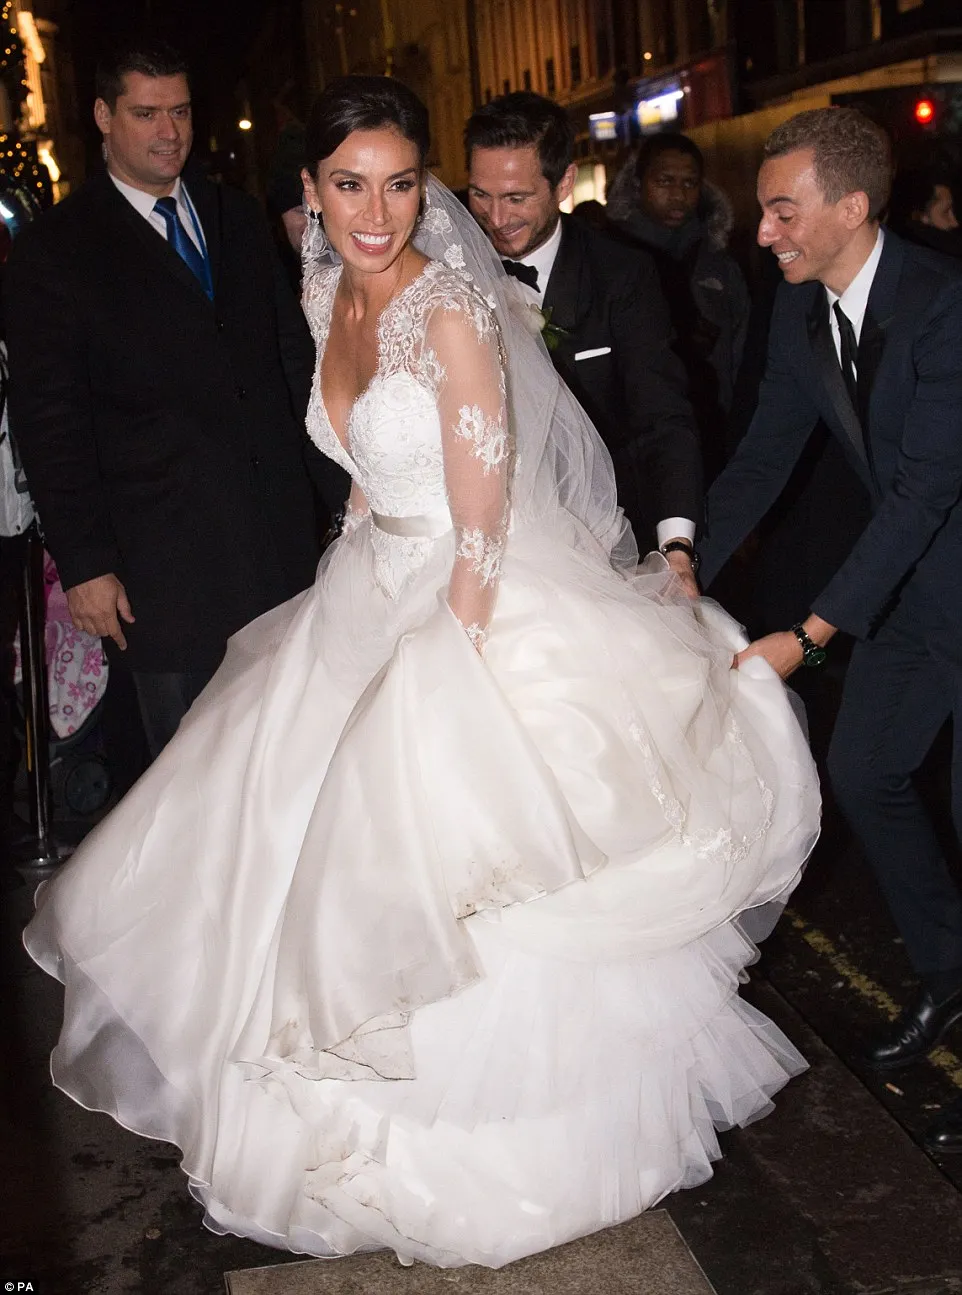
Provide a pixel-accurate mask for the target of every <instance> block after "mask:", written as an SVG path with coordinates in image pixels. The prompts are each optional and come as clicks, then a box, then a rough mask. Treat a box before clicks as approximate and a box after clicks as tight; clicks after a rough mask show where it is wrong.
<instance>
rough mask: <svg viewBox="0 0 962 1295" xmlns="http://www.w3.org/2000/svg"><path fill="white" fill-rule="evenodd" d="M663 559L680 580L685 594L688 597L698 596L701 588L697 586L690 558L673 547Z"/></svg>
mask: <svg viewBox="0 0 962 1295" xmlns="http://www.w3.org/2000/svg"><path fill="white" fill-rule="evenodd" d="M665 560H666V562H667V563H668V565H669V566H670V567H671V569H672V571H673V572H674V573H675V575H676V576H677V577H678V579H679V580H680V581H681V587H682V589H683V590H684V591H685V593H686V594H687V596H688V597H689V598H700V597H701V590H700V589H699V588H698V581H697V580H696V579H695V568H694V567H693V566H692V564H691V558H690V557H689V556H688V554H687V553H682V552H681V550H680V549H675V550H673V551H672V552H671V553H666V554H665Z"/></svg>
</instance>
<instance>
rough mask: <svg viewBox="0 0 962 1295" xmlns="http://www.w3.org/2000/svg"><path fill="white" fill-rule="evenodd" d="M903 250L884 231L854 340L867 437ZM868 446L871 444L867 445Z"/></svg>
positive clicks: (895, 298) (896, 293) (897, 241)
mask: <svg viewBox="0 0 962 1295" xmlns="http://www.w3.org/2000/svg"><path fill="white" fill-rule="evenodd" d="M904 259H905V249H904V247H903V245H902V243H901V242H900V241H899V240H898V239H897V238H896V237H895V235H894V234H892V233H890V232H888V231H886V234H885V242H884V243H883V245H882V255H881V257H880V258H879V263H878V269H877V270H876V272H875V278H874V280H873V282H872V289H871V291H870V292H869V298H868V305H867V306H866V309H865V319H864V320H863V321H862V333H861V336H860V337H859V340H858V361H857V363H858V389H859V405H860V406H861V408H860V411H859V412H860V414H861V417H862V426H863V427H864V428H865V432H866V438H867V440H870V438H871V426H872V423H871V407H872V396H873V395H874V392H875V376H876V374H877V373H878V369H879V365H880V364H881V362H882V355H883V353H884V351H885V338H886V334H887V331H888V327H889V325H890V324H891V322H892V320H893V319H894V318H895V313H896V310H897V308H898V289H899V280H900V279H901V277H902V265H903V262H904ZM869 449H871V446H870V445H869Z"/></svg>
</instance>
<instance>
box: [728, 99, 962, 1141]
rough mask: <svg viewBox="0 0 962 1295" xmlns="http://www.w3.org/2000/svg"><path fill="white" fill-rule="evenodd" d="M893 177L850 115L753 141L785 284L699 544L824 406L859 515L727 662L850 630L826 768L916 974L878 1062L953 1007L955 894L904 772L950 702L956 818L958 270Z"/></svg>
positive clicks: (906, 1051) (772, 474) (881, 150)
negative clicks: (894, 220)
mask: <svg viewBox="0 0 962 1295" xmlns="http://www.w3.org/2000/svg"><path fill="white" fill-rule="evenodd" d="M890 180H891V167H890V162H889V149H888V142H887V140H886V138H885V136H884V134H883V132H882V131H881V130H879V129H878V128H877V127H876V126H874V125H873V124H872V123H871V122H870V121H868V119H867V118H865V117H863V116H862V115H861V114H860V113H858V112H857V111H855V110H854V109H849V108H825V109H816V110H814V111H811V112H805V113H802V114H800V115H799V116H797V117H794V118H793V119H792V120H791V121H788V122H786V123H785V124H783V125H782V126H780V127H779V128H778V129H777V130H776V131H775V132H774V134H773V135H772V136H771V137H770V138H769V140H768V141H767V144H766V146H765V161H764V163H763V165H762V168H761V170H760V172H759V179H758V198H759V203H760V205H761V208H762V218H761V224H760V226H759V233H758V241H759V243H761V244H762V246H764V247H770V248H771V250H772V252H773V253H774V254H775V256H776V257H777V258H778V262H779V265H780V267H781V271H782V275H783V277H784V283H782V284H781V285H780V287H779V292H778V297H777V300H776V305H775V311H774V314H773V317H772V326H771V335H770V343H769V356H768V365H767V369H766V373H765V378H764V381H763V383H762V389H761V394H760V399H759V404H758V410H757V412H756V414H755V417H754V419H753V420H752V423H751V426H750V428H749V431H748V433H747V434H746V436H745V439H744V440H743V442H742V444H741V447H740V449H739V451H738V453H737V455H736V456H735V458H734V459H733V460H732V462H731V463H730V464H729V466H728V467H727V469H726V470H725V471H724V472H723V473H722V475H721V476H720V477H719V479H718V481H717V482H716V483H715V485H714V486H713V488H712V489H711V491H710V492H709V496H708V505H707V514H708V522H707V530H706V539H705V542H704V545H703V548H702V563H703V567H702V570H703V579H704V581H705V583H706V584H708V583H710V581H711V580H712V578H713V577H714V576H715V575H716V574H717V572H718V571H719V569H720V568H721V567H722V565H723V564H724V563H725V561H726V560H727V559H728V557H729V556H730V555H731V553H732V552H733V551H734V549H735V548H736V547H737V546H738V545H739V543H740V542H741V541H742V540H743V539H744V538H745V536H746V535H747V534H748V533H749V531H750V530H751V529H752V528H753V527H754V526H755V524H756V523H757V522H758V521H759V520H760V519H761V518H762V517H763V516H764V514H765V513H766V512H767V510H768V509H769V507H770V506H771V505H772V504H773V503H774V502H775V500H776V499H777V498H778V495H779V493H780V491H781V490H782V487H783V486H784V484H785V482H786V480H787V479H788V477H789V474H790V473H791V471H792V468H793V467H794V465H795V463H796V462H797V461H798V458H799V456H800V454H801V452H802V449H803V447H804V445H805V442H806V441H807V439H808V437H809V435H810V434H811V432H812V429H813V428H814V426H815V424H816V422H817V421H818V419H819V418H822V419H824V421H825V422H826V423H827V424H828V426H829V427H830V428H831V430H832V432H833V433H834V434H835V436H836V437H837V438H838V440H839V442H840V443H841V445H842V447H843V449H844V451H845V453H846V454H847V456H848V458H849V459H850V461H851V463H852V465H853V467H854V468H855V470H856V472H857V473H858V474H859V476H860V478H861V479H862V481H863V482H864V484H865V487H866V489H867V491H868V492H869V494H870V496H871V500H872V515H871V519H870V521H869V522H868V524H867V525H866V527H865V529H864V530H863V531H862V533H861V535H860V536H859V538H858V539H857V541H856V542H855V544H854V547H853V548H852V549H851V551H850V553H849V555H848V557H847V558H846V559H845V561H844V562H843V563H842V565H841V566H840V567H839V569H838V570H837V572H836V573H835V575H834V577H833V578H832V579H831V580H830V581H829V583H828V585H827V587H826V588H825V589H824V590H823V591H822V592H821V594H819V596H818V597H817V598H816V599H815V600H814V604H813V606H812V609H811V611H810V612H809V614H808V615H807V616H805V615H804V611H805V609H804V608H799V623H798V624H797V625H796V626H795V627H793V628H792V629H786V630H784V631H781V632H779V633H775V634H769V635H767V636H766V637H765V638H762V639H759V640H758V641H757V642H755V643H752V644H751V646H750V647H749V648H747V649H746V651H745V652H743V653H742V654H741V656H740V657H739V658H738V660H737V662H736V664H738V663H740V662H742V661H744V660H747V659H748V658H749V657H752V656H763V657H765V659H766V660H767V661H769V662H770V664H771V665H772V666H773V667H774V668H775V669H776V670H777V671H778V673H779V674H780V675H781V676H782V677H783V678H785V677H787V676H788V675H790V674H791V673H792V672H793V671H794V670H795V669H796V668H797V667H798V666H800V665H802V664H803V661H804V662H805V663H806V664H813V663H814V664H817V662H818V659H819V655H820V653H821V650H822V649H824V647H825V646H826V645H827V644H828V642H829V640H830V639H831V638H832V637H833V636H834V635H835V634H836V633H837V632H838V631H840V630H841V631H843V632H845V633H848V634H851V635H853V636H854V638H855V639H856V640H857V642H856V646H855V649H854V652H853V655H852V660H851V665H850V667H849V671H848V676H847V679H846V684H845V691H844V695H843V699H842V704H841V708H840V711H839V715H838V719H837V722H836V726H835V732H834V734H833V738H832V745H831V749H830V752H829V761H828V763H829V773H830V777H831V780H832V785H833V788H834V790H835V794H836V796H837V798H838V801H839V803H840V805H841V807H842V809H843V811H844V812H845V814H846V816H847V817H848V819H849V821H850V823H851V825H852V827H853V829H854V831H855V833H856V835H857V837H858V839H859V841H860V843H861V846H862V848H863V850H864V852H865V854H866V856H867V857H868V858H869V860H870V861H871V863H872V865H873V867H874V868H875V871H876V873H877V875H878V879H879V882H880V883H881V886H882V888H883V890H884V892H885V895H886V898H887V900H888V903H889V906H890V908H891V910H892V913H893V916H894V918H895V920H896V922H897V924H898V926H899V929H900V931H901V933H902V936H903V938H904V941H905V947H906V951H907V953H908V955H909V957H910V958H911V961H912V964H913V966H914V968H915V970H916V972H917V973H918V976H919V979H920V982H921V984H920V988H919V991H918V993H917V995H916V996H915V998H914V1000H913V1002H912V1003H911V1004H910V1005H909V1006H908V1008H907V1009H906V1010H905V1011H904V1012H903V1014H902V1015H901V1017H900V1018H899V1019H898V1020H897V1021H896V1022H895V1023H894V1024H893V1025H892V1026H891V1027H890V1028H889V1029H888V1030H887V1031H886V1032H885V1033H884V1034H883V1035H881V1036H880V1037H879V1038H878V1039H877V1040H875V1041H874V1043H873V1045H872V1046H871V1048H870V1051H869V1054H868V1058H867V1060H868V1061H869V1062H870V1064H872V1065H873V1066H875V1067H876V1068H877V1069H880V1070H895V1069H898V1068H899V1067H901V1066H905V1065H908V1064H910V1063H911V1062H913V1061H914V1060H916V1059H917V1058H919V1057H921V1056H924V1055H925V1053H927V1052H928V1051H929V1050H930V1049H931V1048H932V1047H934V1046H935V1044H936V1043H937V1041H938V1040H939V1038H940V1037H941V1035H942V1034H943V1033H944V1032H945V1031H946V1030H947V1029H948V1028H949V1027H950V1026H951V1025H952V1024H953V1023H954V1022H955V1021H957V1020H959V1019H960V1018H962V894H960V891H959V888H958V886H957V885H956V883H955V881H954V880H953V878H952V876H951V874H950V871H949V869H948V867H947V864H946V860H945V857H944V855H943V852H942V850H941V848H940V846H939V843H938V841H937V839H936V835H935V832H934V831H933V827H932V824H931V822H930V820H929V817H928V815H927V814H926V812H925V810H924V809H923V806H922V803H921V801H920V799H919V797H918V794H917V792H916V791H915V788H914V785H913V781H912V780H913V775H914V774H915V772H916V770H917V769H918V767H919V765H920V764H921V763H922V760H923V758H924V757H925V755H926V753H927V751H928V750H929V748H930V746H931V745H932V742H933V741H934V739H935V736H936V734H937V733H938V731H939V729H940V728H942V726H943V725H944V723H945V721H946V720H947V719H949V718H950V717H951V716H953V715H955V716H956V724H955V755H954V767H953V772H954V775H955V777H954V792H953V813H954V819H955V824H956V828H957V830H962V725H960V723H959V722H958V716H959V713H960V702H962V579H960V575H959V573H960V571H962V505H960V502H959V498H960V492H962V273H960V270H959V269H958V268H957V267H956V265H955V264H954V263H953V262H951V261H949V260H947V259H943V258H942V257H940V256H938V255H937V254H935V253H932V252H929V251H927V250H924V249H921V248H917V247H914V246H912V245H910V244H908V243H905V242H903V241H902V240H901V239H899V238H898V237H897V236H896V235H895V234H893V233H891V232H890V231H886V230H882V229H881V228H880V226H879V212H880V211H881V210H882V208H883V207H884V205H885V202H886V199H887V196H888V192H889V186H890ZM959 1142H960V1146H962V1129H960V1131H959Z"/></svg>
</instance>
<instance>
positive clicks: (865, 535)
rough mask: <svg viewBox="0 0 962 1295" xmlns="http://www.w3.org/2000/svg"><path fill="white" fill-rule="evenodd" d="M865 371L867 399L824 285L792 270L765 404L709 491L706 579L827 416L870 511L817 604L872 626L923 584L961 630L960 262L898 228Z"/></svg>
mask: <svg viewBox="0 0 962 1295" xmlns="http://www.w3.org/2000/svg"><path fill="white" fill-rule="evenodd" d="M858 374H859V402H860V404H862V407H861V408H860V409H856V408H854V407H853V404H852V401H851V400H850V398H849V395H848V392H847V391H846V388H845V383H844V381H843V378H842V371H841V368H840V366H839V363H838V358H837V355H836V352H835V347H834V342H833V340H832V336H831V330H830V325H829V315H828V299H827V297H826V295H825V290H824V288H823V287H822V285H821V284H820V283H806V284H801V285H798V286H791V285H788V284H784V283H783V284H782V285H781V287H780V288H779V291H778V296H777V298H776V302H775V310H774V314H773V316H772V325H771V333H770V341H769V353H768V364H767V368H766V371H765V377H764V379H763V381H762V386H761V391H760V395H759V403H758V408H757V411H756V413H755V417H754V418H753V419H752V422H751V425H750V427H749V429H748V432H747V433H746V435H745V438H744V440H743V441H742V443H741V445H740V447H739V450H738V453H737V454H736V455H735V457H734V459H733V460H732V461H731V463H730V464H729V465H728V467H727V468H726V469H725V471H724V472H723V473H722V475H721V476H720V477H719V478H718V480H717V481H716V482H715V484H714V486H713V487H712V489H711V490H710V491H709V495H708V501H707V519H706V521H707V524H706V534H705V540H704V543H703V544H702V545H701V553H702V578H703V580H704V582H705V584H706V586H707V585H708V584H709V583H710V582H711V580H712V579H713V578H714V576H715V575H716V574H717V573H718V571H719V570H720V568H721V567H722V566H723V565H724V563H725V562H726V561H727V560H728V558H729V557H730V556H731V554H732V553H733V552H734V550H735V549H736V548H737V547H738V545H739V544H740V543H741V542H742V540H743V539H744V538H745V537H746V536H747V535H748V533H749V532H750V531H751V530H752V529H753V527H754V526H755V525H756V524H757V523H758V522H759V521H760V520H761V518H762V517H763V516H764V514H765V513H766V512H767V511H768V509H769V508H770V507H771V505H772V504H773V503H774V502H775V500H776V499H777V498H778V496H779V494H780V493H781V490H782V488H783V486H784V485H785V483H786V481H787V480H788V478H789V476H790V474H791V472H792V469H793V468H794V466H795V464H796V463H797V461H798V459H799V456H800V455H801V453H802V449H803V448H804V446H805V442H806V441H807V440H808V437H809V436H810V434H811V432H812V430H813V429H814V427H815V424H816V423H817V421H818V419H819V418H822V419H824V420H825V422H826V423H827V424H828V426H829V427H830V428H831V430H832V432H833V433H834V435H835V436H836V437H837V438H838V439H839V441H840V442H841V444H842V446H843V448H844V450H845V453H846V454H847V455H848V457H849V459H850V460H851V462H852V464H853V466H854V468H855V470H856V472H857V473H858V474H859V476H860V477H861V479H862V481H863V482H864V483H865V486H866V488H867V489H868V491H869V493H870V496H871V500H872V517H871V520H870V521H869V523H868V525H867V526H866V528H865V530H864V531H863V532H862V534H861V535H860V536H859V538H858V540H857V541H856V543H855V545H854V547H853V548H852V550H851V552H850V553H849V555H848V557H847V558H846V559H845V561H844V562H843V563H842V565H841V567H840V568H839V569H838V571H837V572H836V574H835V575H834V576H833V578H832V579H831V580H830V581H829V584H828V585H827V587H826V588H825V589H824V590H823V591H822V593H821V594H820V595H819V596H818V597H817V598H816V599H815V601H814V603H813V605H812V610H813V611H814V612H815V613H816V614H817V615H819V616H821V617H822V618H823V619H824V620H826V621H828V622H829V624H831V625H834V626H836V627H837V628H839V629H842V630H846V631H847V632H848V633H850V634H853V635H855V636H856V637H857V638H865V637H867V636H868V635H870V634H871V633H872V631H873V630H874V629H876V628H877V627H878V625H879V624H880V623H881V622H882V621H883V620H884V618H885V617H886V615H887V614H888V613H889V611H890V610H891V608H892V607H893V606H894V605H895V603H896V601H897V599H898V597H899V595H900V594H902V593H904V591H905V590H906V589H907V588H908V587H909V586H911V587H912V592H913V594H914V595H915V596H914V597H913V600H912V601H913V605H915V606H923V607H928V608H930V609H931V611H932V614H933V616H934V617H936V618H937V619H941V620H942V621H943V622H944V621H945V620H948V622H949V624H950V625H951V626H952V627H953V628H954V629H956V630H962V578H960V573H962V507H960V504H959V499H960V494H962V267H959V266H958V265H957V264H956V263H955V262H954V261H950V260H948V259H947V258H944V257H942V256H940V255H938V254H937V253H934V252H930V251H928V250H926V249H923V248H919V247H915V246H913V245H912V244H909V243H906V242H904V241H903V240H902V239H900V238H898V237H897V235H895V234H893V233H892V232H891V231H888V230H887V231H886V234H885V243H884V246H883V249H882V255H881V258H880V261H879V265H878V269H877V271H876V274H875V279H874V281H873V283H872V289H871V292H870V294H869V299H868V307H867V310H866V315H865V320H864V322H863V325H862V333H861V336H860V338H859V349H858ZM866 388H867V389H868V390H869V391H870V393H871V394H870V397H869V399H868V402H867V404H866V403H865V398H864V392H865V390H866ZM807 610H808V609H807V608H804V607H800V608H799V609H798V611H799V617H802V616H803V615H805V614H806V612H807Z"/></svg>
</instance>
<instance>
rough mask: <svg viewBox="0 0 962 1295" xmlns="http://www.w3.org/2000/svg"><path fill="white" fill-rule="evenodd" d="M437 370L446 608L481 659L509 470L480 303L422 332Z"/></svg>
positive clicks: (496, 372)
mask: <svg viewBox="0 0 962 1295" xmlns="http://www.w3.org/2000/svg"><path fill="white" fill-rule="evenodd" d="M426 347H427V350H426V358H428V359H429V362H430V363H431V364H432V367H433V366H434V365H435V364H436V366H437V367H436V369H435V377H436V384H437V385H436V389H437V393H438V412H439V414H440V418H441V440H442V446H443V451H444V478H445V486H446V490H447V496H448V505H449V507H450V509H451V516H452V519H453V521H454V528H455V538H456V549H455V559H454V567H453V569H452V572H451V583H450V585H449V588H448V605H449V606H450V608H451V610H452V611H453V612H454V614H455V616H456V617H457V618H458V620H459V621H460V622H461V624H462V626H463V627H464V632H465V633H466V634H467V636H468V637H469V638H470V640H471V642H472V643H473V644H474V646H475V647H476V648H477V650H478V652H483V650H484V643H485V639H486V637H487V631H488V626H489V624H490V621H491V617H492V615H493V612H494V604H495V599H496V597H497V592H498V575H499V572H500V567H501V555H502V552H503V550H504V544H505V537H506V535H507V529H508V479H509V472H510V466H511V462H512V453H511V444H510V440H509V433H508V419H507V408H506V402H505V386H504V369H503V366H502V360H501V348H500V340H499V335H498V330H497V326H496V325H495V323H494V319H493V317H492V316H491V315H490V313H488V311H487V309H486V307H485V306H484V303H483V302H482V301H481V300H480V299H478V300H476V301H475V300H474V299H472V300H470V301H465V302H464V303H461V304H459V305H456V304H455V303H454V302H447V303H445V305H444V306H443V307H441V308H439V309H436V310H435V311H434V312H433V314H432V315H431V318H430V320H429V322H428V327H427V330H426Z"/></svg>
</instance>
